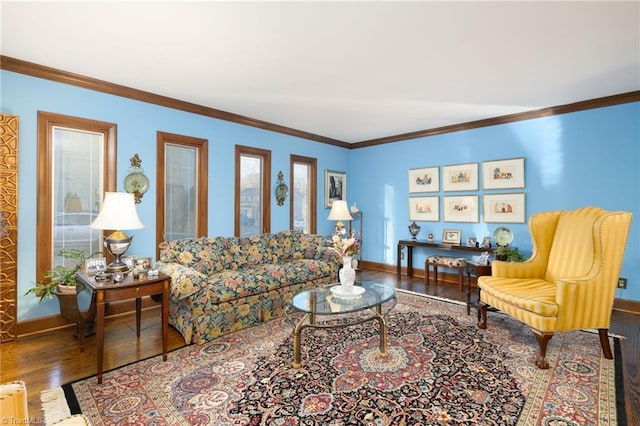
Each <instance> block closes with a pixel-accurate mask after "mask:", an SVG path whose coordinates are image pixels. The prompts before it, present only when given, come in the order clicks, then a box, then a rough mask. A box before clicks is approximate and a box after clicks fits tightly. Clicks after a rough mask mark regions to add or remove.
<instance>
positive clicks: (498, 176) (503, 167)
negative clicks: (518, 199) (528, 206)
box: [482, 158, 524, 189]
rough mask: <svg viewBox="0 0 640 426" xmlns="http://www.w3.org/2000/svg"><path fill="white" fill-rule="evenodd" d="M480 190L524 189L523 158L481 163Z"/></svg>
mask: <svg viewBox="0 0 640 426" xmlns="http://www.w3.org/2000/svg"><path fill="white" fill-rule="evenodd" d="M482 188H483V189H507V188H524V158H508V159H505V160H495V161H483V162H482Z"/></svg>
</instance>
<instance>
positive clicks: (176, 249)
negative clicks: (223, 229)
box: [160, 238, 222, 274]
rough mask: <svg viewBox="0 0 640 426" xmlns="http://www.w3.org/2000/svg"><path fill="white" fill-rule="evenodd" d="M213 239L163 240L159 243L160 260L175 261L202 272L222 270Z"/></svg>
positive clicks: (208, 272)
mask: <svg viewBox="0 0 640 426" xmlns="http://www.w3.org/2000/svg"><path fill="white" fill-rule="evenodd" d="M212 241H215V239H213V240H212V239H210V238H184V239H181V240H175V241H169V242H163V243H161V244H160V260H161V261H162V262H167V263H169V262H175V263H179V264H181V265H183V266H188V267H190V268H193V269H195V270H197V271H199V272H202V273H203V274H210V273H212V272H217V271H220V270H222V264H221V263H220V259H219V258H218V254H217V253H218V250H217V248H216V245H215V244H214V243H212Z"/></svg>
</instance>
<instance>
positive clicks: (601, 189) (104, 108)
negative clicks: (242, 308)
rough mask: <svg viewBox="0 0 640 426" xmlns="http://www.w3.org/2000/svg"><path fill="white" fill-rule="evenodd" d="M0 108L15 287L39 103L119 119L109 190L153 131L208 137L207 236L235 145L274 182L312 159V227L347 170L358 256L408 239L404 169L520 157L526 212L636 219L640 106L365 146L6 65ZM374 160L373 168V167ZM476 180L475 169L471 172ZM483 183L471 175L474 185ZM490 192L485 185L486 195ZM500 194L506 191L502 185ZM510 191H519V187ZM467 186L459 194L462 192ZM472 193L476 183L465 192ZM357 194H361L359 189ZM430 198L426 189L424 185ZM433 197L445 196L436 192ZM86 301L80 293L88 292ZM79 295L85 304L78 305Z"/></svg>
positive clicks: (29, 213)
mask: <svg viewBox="0 0 640 426" xmlns="http://www.w3.org/2000/svg"><path fill="white" fill-rule="evenodd" d="M0 85H1V99H2V105H1V107H0V111H2V112H3V113H7V114H15V115H18V116H19V117H20V151H19V199H18V203H19V217H18V221H19V236H18V259H19V264H18V293H19V295H22V294H24V292H25V291H26V290H27V289H28V288H29V287H31V286H32V285H33V284H34V283H35V281H36V278H37V277H36V276H35V256H34V253H35V250H36V236H35V228H36V217H35V211H36V161H35V159H36V158H37V150H36V148H37V112H38V111H47V112H53V113H57V114H66V115H72V116H78V117H83V118H89V119H94V120H100V121H107V122H113V123H116V124H117V125H118V190H120V191H122V190H123V188H122V178H123V177H124V176H125V175H126V171H127V168H128V167H129V158H130V157H131V156H132V155H133V154H134V153H136V152H137V153H138V154H139V155H140V158H142V160H143V164H142V166H143V167H144V169H145V173H146V174H147V175H148V176H149V177H150V179H151V182H152V185H153V184H154V182H155V175H156V167H155V158H156V148H155V147H156V132H157V131H164V132H170V133H177V134H183V135H187V136H193V137H199V138H204V139H208V140H209V217H208V223H209V235H211V236H214V235H232V234H233V224H234V218H233V214H234V209H233V205H234V200H233V197H234V192H233V191H234V186H233V181H232V176H233V173H234V170H233V165H234V147H235V145H236V144H239V145H246V146H254V147H258V148H264V149H269V150H271V151H272V172H273V175H274V176H272V183H274V186H275V174H276V173H277V171H278V170H282V171H283V172H284V173H285V179H288V178H289V177H288V173H289V154H292V153H293V154H297V155H304V156H308V157H315V158H317V159H318V176H317V178H318V184H319V187H318V231H319V232H320V233H330V232H331V229H332V223H330V222H328V221H326V220H324V219H325V218H326V216H327V214H328V210H325V209H324V200H323V197H324V188H323V181H324V170H325V169H330V170H340V171H346V172H348V186H347V189H348V193H347V197H348V202H349V205H351V204H353V202H357V204H358V206H359V207H360V208H361V209H362V210H363V211H364V213H365V215H364V233H363V234H364V247H363V249H364V252H363V255H364V259H365V260H368V261H372V262H380V263H386V264H389V265H395V263H396V259H395V257H396V254H395V253H396V243H397V241H398V240H399V239H404V238H408V237H409V236H410V235H409V233H408V230H407V225H409V221H408V177H407V170H408V169H411V168H419V167H429V166H443V165H451V164H457V163H466V162H478V163H481V162H482V161H484V160H497V159H503V158H514V157H524V158H525V168H526V188H525V189H524V190H523V192H525V193H526V210H527V217H528V216H530V215H531V214H533V213H535V212H538V211H543V210H553V209H564V208H574V207H579V206H584V205H597V206H600V207H603V208H607V209H616V210H618V209H620V210H629V211H632V212H634V214H635V215H636V216H638V210H639V194H638V187H639V185H638V183H639V182H640V180H639V176H638V173H639V172H638V168H637V164H638V160H639V152H638V151H639V146H640V128H639V127H640V124H639V123H640V103H638V102H636V103H633V104H626V105H619V106H614V107H608V108H599V109H594V110H589V111H584V112H578V113H572V114H565V115H560V116H553V117H547V118H541V119H535V120H528V121H523V122H517V123H512V124H506V125H500V126H492V127H486V128H482V129H475V130H469V131H463V132H457V133H450V134H445V135H440V136H433V137H428V138H420V139H415V140H411V141H404V142H397V143H392V144H386V145H380V146H375V147H370V148H362V149H355V150H348V149H344V148H339V147H335V146H331V145H327V144H322V143H317V142H313V141H308V140H305V139H301V138H296V137H292V136H287V135H281V134H279V133H274V132H270V131H265V130H261V129H256V128H253V127H247V126H242V125H238V124H234V123H229V122H226V121H221V120H216V119H212V118H208V117H203V116H199V115H197V114H190V113H186V112H182V111H176V110H172V109H169V108H164V107H160V106H156V105H151V104H146V103H143V102H138V101H133V100H130V99H125V98H121V97H117V96H112V95H107V94H103V93H98V92H93V91H90V90H85V89H81V88H78V87H74V86H69V85H65V84H60V83H54V82H50V81H47V80H43V79H38V78H33V77H29V76H25V75H21V74H17V73H13V72H7V71H4V70H3V71H0ZM372 165H376V166H375V167H372ZM480 182H481V176H480ZM481 186H482V185H481V184H480V187H481ZM496 192H500V191H491V193H496ZM501 192H516V191H514V190H505V191H501ZM517 192H520V190H517ZM466 193H467V192H465V194H466ZM468 193H470V194H476V193H477V194H479V195H482V194H483V193H484V191H482V189H480V190H479V191H472V192H468ZM361 194H366V195H361ZM429 195H432V194H429ZM438 195H440V196H441V197H442V195H455V194H452V193H447V194H445V193H443V192H440V193H439V194H438ZM288 203H289V199H287V201H286V202H285V205H284V206H282V207H278V206H277V205H276V203H275V202H272V206H273V209H272V213H271V218H272V223H271V230H272V231H273V232H277V231H279V230H282V229H288V227H289V204H288ZM154 206H155V190H154V189H153V188H152V189H151V190H150V191H149V192H147V193H146V194H145V196H144V198H143V202H142V204H140V205H139V206H138V212H139V214H140V218H141V220H142V222H143V223H144V224H145V225H146V228H145V229H143V230H140V231H135V232H132V234H133V235H135V240H134V241H135V243H134V244H133V246H132V248H131V250H130V253H131V254H135V255H138V256H150V255H151V256H153V254H154V253H155V208H154ZM440 219H441V220H440V222H421V223H420V225H421V226H422V230H421V233H420V236H421V237H422V238H424V236H425V235H426V233H427V232H434V234H435V235H436V238H439V236H440V235H441V232H442V229H443V228H457V229H461V230H462V235H463V240H464V239H466V237H467V236H476V237H478V238H482V237H483V236H486V235H492V234H493V230H494V229H495V228H496V227H497V226H500V224H493V223H489V224H484V223H483V222H482V216H481V217H480V222H479V223H475V224H471V223H444V222H443V221H442V212H441V214H440ZM636 221H637V219H636V220H634V224H633V225H632V233H631V236H630V238H629V244H628V248H627V254H626V257H625V263H624V267H623V271H622V276H625V277H627V278H628V279H629V282H628V289H627V290H618V293H617V295H616V296H617V297H619V298H624V299H632V300H640V283H639V282H638V281H639V280H638V275H639V274H638V273H639V272H640V271H639V268H640V259H639V253H638V243H637V241H638V240H639V235H638V232H639V231H638V226H637V225H636V223H635V222H636ZM507 226H508V227H509V228H510V229H512V230H513V232H514V234H515V241H514V243H513V244H514V245H515V246H517V247H519V248H520V249H521V250H522V251H524V252H530V250H531V241H530V239H529V233H528V231H527V227H526V225H524V224H509V225H507ZM426 254H427V252H422V251H419V250H416V253H415V258H414V265H415V266H417V267H420V265H422V263H423V261H424V257H425V256H426ZM87 300H88V299H87ZM87 300H85V301H84V302H85V303H86V302H87ZM57 312H58V306H57V303H56V302H55V301H46V302H44V303H43V304H38V300H37V298H35V297H33V296H31V295H30V296H27V297H23V296H20V297H19V300H18V320H19V321H24V320H27V319H32V318H38V317H43V316H48V315H52V314H55V313H57Z"/></svg>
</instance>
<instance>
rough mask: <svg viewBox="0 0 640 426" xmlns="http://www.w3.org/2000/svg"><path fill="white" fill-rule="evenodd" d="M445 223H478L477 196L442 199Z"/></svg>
mask: <svg viewBox="0 0 640 426" xmlns="http://www.w3.org/2000/svg"><path fill="white" fill-rule="evenodd" d="M442 200H443V201H442V212H443V216H444V221H445V222H471V223H476V222H478V196H477V195H461V196H448V197H442Z"/></svg>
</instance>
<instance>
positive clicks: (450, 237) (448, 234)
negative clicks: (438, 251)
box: [442, 229, 461, 246]
mask: <svg viewBox="0 0 640 426" xmlns="http://www.w3.org/2000/svg"><path fill="white" fill-rule="evenodd" d="M460 234H461V231H460V230H459V229H444V230H443V231H442V243H443V244H455V245H458V246H459V245H460Z"/></svg>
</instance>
